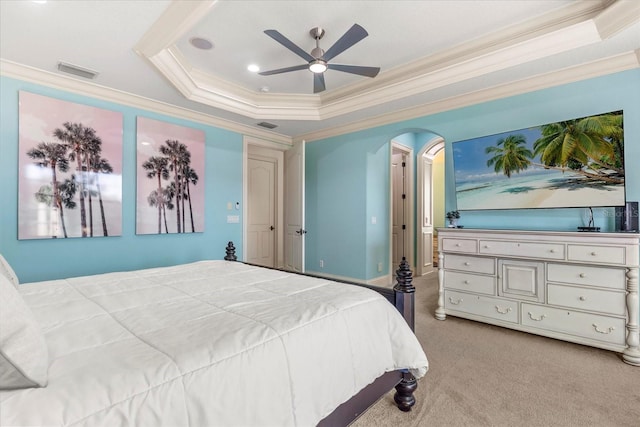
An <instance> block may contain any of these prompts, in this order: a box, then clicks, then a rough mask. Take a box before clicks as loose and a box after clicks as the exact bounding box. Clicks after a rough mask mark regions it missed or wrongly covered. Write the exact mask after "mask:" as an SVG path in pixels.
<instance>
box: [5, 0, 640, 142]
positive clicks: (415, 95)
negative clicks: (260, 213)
mask: <svg viewBox="0 0 640 427" xmlns="http://www.w3.org/2000/svg"><path fill="white" fill-rule="evenodd" d="M0 16H1V18H0V19H1V20H0V57H1V58H2V62H1V65H2V73H3V74H4V75H8V76H15V77H20V76H21V75H23V74H25V72H26V71H29V73H27V74H30V75H38V76H42V75H45V76H48V75H50V76H51V77H52V78H53V80H55V79H56V78H58V77H57V76H63V75H64V76H68V77H69V78H71V79H74V80H77V81H83V82H90V83H89V85H93V86H92V87H94V88H95V90H90V91H88V93H101V94H102V93H104V91H102V89H103V88H111V89H115V90H117V92H115V93H117V94H118V96H119V99H120V98H122V97H126V94H133V95H136V96H139V97H143V98H148V99H151V100H155V101H160V102H162V103H165V104H170V105H173V106H177V107H180V108H183V109H187V110H191V111H195V112H199V113H201V114H204V115H211V116H215V117H216V118H219V119H221V120H224V121H228V122H229V123H234V124H239V125H241V126H248V127H250V128H252V129H256V131H257V130H260V132H262V128H259V127H257V126H256V124H257V123H258V122H261V121H267V122H270V123H273V124H276V125H278V127H277V128H276V129H274V131H273V132H266V133H264V134H265V135H267V136H269V135H271V136H272V137H273V138H280V139H282V138H284V139H289V140H290V139H291V138H298V139H299V138H304V137H306V138H307V139H309V138H311V139H313V138H314V137H320V136H322V135H327V134H328V133H330V132H332V130H331V129H334V130H333V132H335V129H345V130H346V129H355V128H357V127H358V126H364V124H367V125H370V124H372V123H383V122H389V121H393V120H401V119H403V118H407V117H411V116H416V115H418V114H425V113H433V112H437V111H442V110H445V109H448V108H455V107H457V106H461V105H468V104H470V103H473V102H481V101H483V100H488V99H492V98H495V97H499V96H505V95H509V94H514V93H518V92H523V91H527V90H533V89H536V88H539V87H546V86H551V85H554V84H562V83H566V82H570V81H575V80H579V79H582V78H587V77H591V76H595V75H601V74H606V73H609V72H615V71H619V70H624V69H629V68H637V67H639V66H640V1H637V0H617V1H610V0H577V1H576V0H497V1H486V0H476V1H471V0H445V1H437V0H423V1H407V0H405V1H375V0H369V1H267V0H264V1H248V0H235V1H234V0H218V1H209V0H201V1H185V0H182V1H174V2H171V1H164V0H163V1H161V0H138V1H132V0H129V1H125V0H122V1H120V0H101V1H80V0H73V1H62V0H49V1H47V2H46V3H42V2H34V1H30V0H22V1H4V0H2V1H0ZM354 23H358V24H359V25H361V26H363V27H364V28H365V29H366V30H367V32H368V33H369V36H368V37H366V38H365V39H364V40H362V41H361V42H359V43H357V44H355V45H354V46H352V47H351V48H349V49H347V50H346V51H344V52H343V53H342V54H340V55H338V56H337V57H336V58H334V59H333V60H332V61H331V62H332V63H336V64H349V65H365V66H378V67H380V68H381V71H380V74H379V75H378V76H377V77H375V78H373V79H371V78H368V77H360V76H355V75H351V74H346V73H341V72H339V71H335V70H329V71H327V72H326V73H325V80H326V85H327V90H326V91H325V92H322V93H320V94H313V90H312V87H313V86H312V74H311V73H310V72H309V71H307V70H301V71H296V72H291V73H286V74H280V75H273V76H260V75H258V74H256V73H252V72H249V71H248V70H247V66H248V65H249V64H250V63H255V64H258V65H259V66H260V67H261V69H262V70H269V69H276V68H283V67H288V66H293V65H299V64H304V62H305V61H304V60H303V59H301V58H300V57H298V56H297V55H295V54H294V53H292V52H291V51H289V50H287V49H286V48H285V47H284V46H282V45H280V44H279V43H277V42H276V41H274V40H273V39H272V38H270V37H268V36H267V35H266V34H264V32H263V31H264V30H267V29H275V30H278V31H279V32H280V33H282V34H283V35H284V36H286V37H287V38H289V39H290V40H291V41H292V42H294V43H295V44H297V45H298V46H300V47H301V48H302V49H304V50H306V51H310V50H311V49H312V48H313V47H314V46H315V41H314V40H313V38H312V37H311V36H310V35H309V30H310V29H311V28H313V27H316V26H319V27H322V28H324V29H325V31H326V34H325V36H324V37H323V38H322V40H321V41H320V46H321V47H322V48H324V49H325V50H327V49H328V48H329V47H330V46H331V45H332V44H333V43H334V42H335V41H336V40H337V39H338V38H339V37H340V36H342V35H343V34H344V33H345V32H346V31H347V30H348V29H349V28H350V27H351V26H352V25H353V24H354ZM192 37H203V38H206V39H208V40H210V41H211V42H212V43H213V44H214V48H213V49H211V50H198V49H196V48H194V47H193V46H192V45H191V44H190V43H189V40H190V39H191V38H192ZM59 61H64V62H68V63H71V64H75V65H78V66H81V67H84V68H88V69H92V70H95V71H98V72H99V75H98V76H97V78H95V79H94V80H90V81H87V80H85V79H82V78H78V77H75V76H69V75H68V74H64V73H61V72H60V71H58V70H57V63H58V62H59ZM25 67H29V68H25ZM42 72H44V73H42ZM60 78H61V77H60ZM65 78H66V77H65ZM95 85H98V86H95ZM84 86H86V85H84ZM65 87H66V86H65ZM265 87H267V88H268V92H265V91H264V90H265V89H263V88H265ZM85 93H87V92H85Z"/></svg>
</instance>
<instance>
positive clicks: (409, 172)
mask: <svg viewBox="0 0 640 427" xmlns="http://www.w3.org/2000/svg"><path fill="white" fill-rule="evenodd" d="M394 150H397V151H402V152H403V153H405V154H406V155H407V164H406V169H405V172H406V181H407V182H406V184H407V188H405V194H406V195H407V198H406V199H405V200H406V202H407V205H406V208H407V212H408V215H407V218H406V220H407V224H406V225H407V228H406V230H405V238H407V239H409V253H408V254H406V258H407V262H409V266H410V267H411V271H415V266H414V265H413V264H414V262H413V260H414V259H415V258H414V253H415V238H414V232H413V223H414V213H413V212H414V210H415V209H414V201H413V182H414V173H413V149H412V148H410V147H407V146H406V145H403V144H400V143H399V142H396V141H394V140H393V139H392V140H391V144H390V145H389V269H393V243H392V242H393V172H392V168H391V162H392V159H393V152H394ZM395 274H396V272H395V271H390V272H389V275H390V277H391V280H392V281H393V277H394V276H395Z"/></svg>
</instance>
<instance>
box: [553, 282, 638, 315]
mask: <svg viewBox="0 0 640 427" xmlns="http://www.w3.org/2000/svg"><path fill="white" fill-rule="evenodd" d="M625 299H626V294H625V293H624V292H617V291H605V290H601V289H589V288H578V287H575V286H563V285H554V284H552V283H549V285H548V286H547V302H548V303H549V304H551V305H561V306H563V307H570V308H578V309H582V310H589V311H598V312H601V313H606V314H613V315H618V316H624V315H625V313H626V304H625Z"/></svg>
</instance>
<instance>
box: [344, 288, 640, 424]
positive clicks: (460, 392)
mask: <svg viewBox="0 0 640 427" xmlns="http://www.w3.org/2000/svg"><path fill="white" fill-rule="evenodd" d="M414 284H415V285H416V288H417V291H416V298H417V299H416V305H417V308H416V335H417V336H418V339H419V340H420V342H421V343H422V346H423V348H424V350H425V352H426V354H427V357H428V359H429V365H430V368H429V372H427V375H426V376H425V377H424V378H422V379H421V380H420V381H419V383H418V390H417V391H416V394H415V395H416V398H417V403H416V405H415V406H414V407H413V410H412V411H411V412H409V413H403V412H401V411H399V410H397V409H396V408H395V404H394V402H393V393H389V394H387V395H386V396H384V397H383V398H382V399H381V400H380V401H378V402H377V403H376V404H375V405H374V406H373V407H372V408H370V409H369V410H368V411H367V412H366V413H365V414H363V415H362V416H361V417H360V418H359V419H358V420H356V421H355V422H354V423H353V424H352V426H353V427H365V426H366V427H368V426H436V427H437V426H474V427H475V426H528V427H529V426H531V427H534V426H554V427H558V426H598V427H606V426H616V427H621V426H634V427H638V426H640V367H633V366H630V365H627V364H626V363H623V362H622V360H621V357H620V355H619V354H618V353H613V352H610V351H606V350H599V349H595V348H591V347H586V346H582V345H578V344H571V343H567V342H563V341H558V340H554V339H551V338H544V337H540V336H537V335H531V334H527V333H524V332H518V331H512V330H509V329H504V328H500V327H497V326H491V325H487V324H483V323H478V322H473V321H470V320H464V319H458V318H455V317H447V320H445V321H439V320H436V319H435V317H434V314H433V313H434V311H435V308H436V305H437V294H438V292H437V287H438V285H437V278H436V277H433V276H432V277H430V278H427V279H424V278H420V279H414Z"/></svg>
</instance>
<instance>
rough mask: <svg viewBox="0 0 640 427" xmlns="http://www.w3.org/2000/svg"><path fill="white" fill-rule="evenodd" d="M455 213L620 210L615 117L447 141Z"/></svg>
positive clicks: (620, 153) (618, 119) (621, 176)
mask: <svg viewBox="0 0 640 427" xmlns="http://www.w3.org/2000/svg"><path fill="white" fill-rule="evenodd" d="M453 162H454V171H455V186H456V199H457V207H458V209H459V210H482V209H521V208H525V209H531V208H558V207H563V208H577V207H605V206H623V205H624V204H625V173H624V128H623V113H622V111H614V112H610V113H605V114H599V115H594V116H588V117H582V118H577V119H572V120H566V121H561V122H557V123H549V124H546V125H541V126H537V127H533V128H529V129H522V130H517V131H512V132H505V133H501V134H498V135H491V136H486V137H482V138H476V139H471V140H466V141H459V142H455V143H453Z"/></svg>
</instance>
